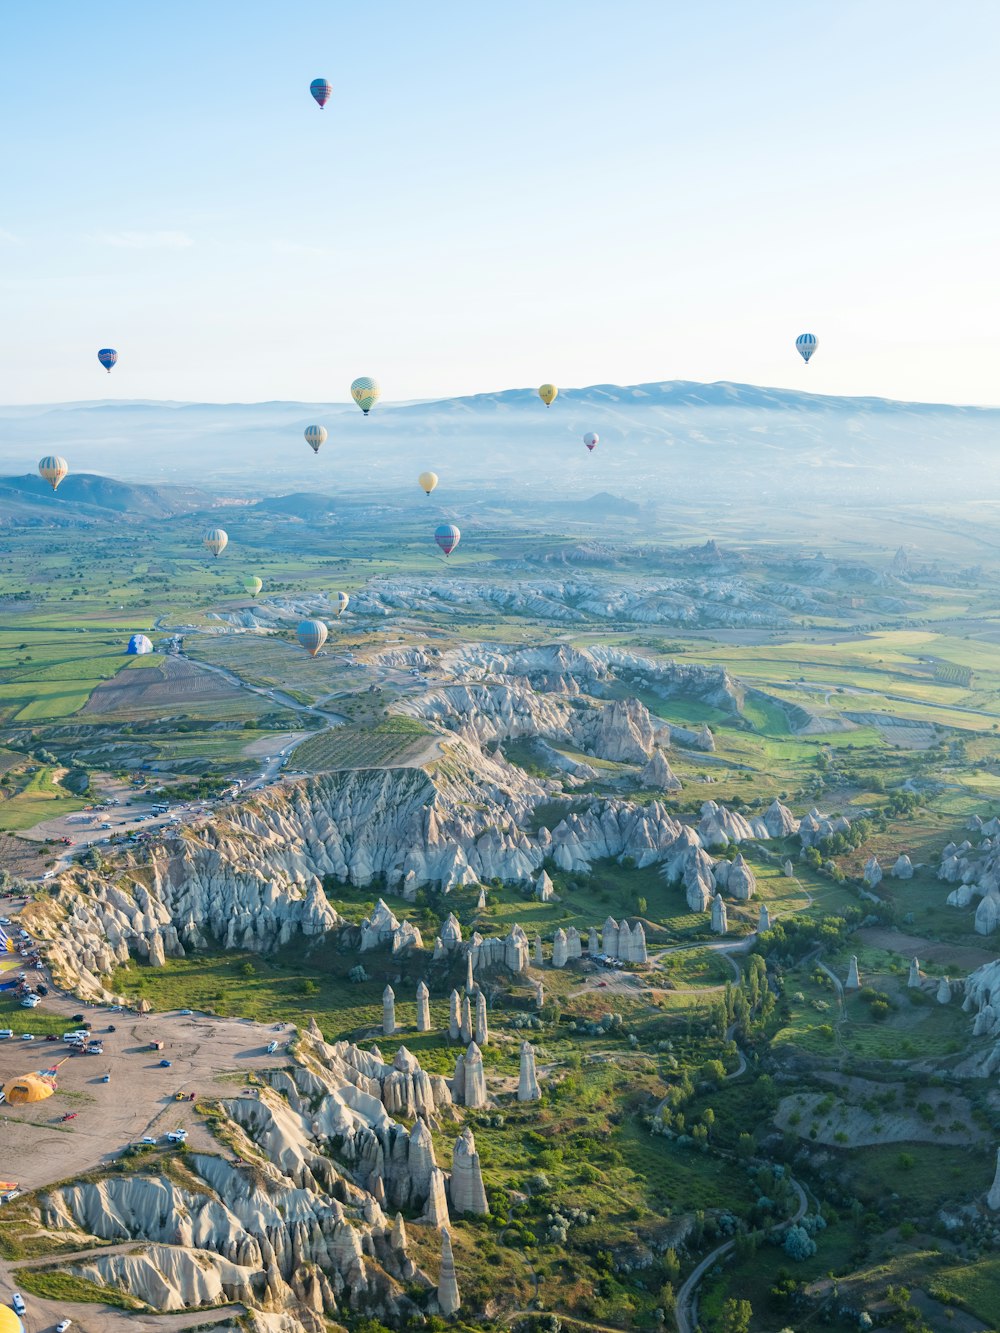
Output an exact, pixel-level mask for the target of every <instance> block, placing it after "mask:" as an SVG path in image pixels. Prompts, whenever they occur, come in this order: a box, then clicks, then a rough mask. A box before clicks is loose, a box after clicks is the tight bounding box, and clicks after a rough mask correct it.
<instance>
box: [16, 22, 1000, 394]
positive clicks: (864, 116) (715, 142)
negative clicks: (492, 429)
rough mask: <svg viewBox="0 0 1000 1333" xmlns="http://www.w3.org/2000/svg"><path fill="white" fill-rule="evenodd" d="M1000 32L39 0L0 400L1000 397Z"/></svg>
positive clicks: (20, 51)
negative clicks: (503, 393) (329, 86)
mask: <svg viewBox="0 0 1000 1333" xmlns="http://www.w3.org/2000/svg"><path fill="white" fill-rule="evenodd" d="M998 38H1000V5H998V4H996V3H994V2H993V0H951V3H949V4H947V5H945V4H942V3H940V0H835V3H831V4H816V3H813V4H808V3H803V0H794V3H793V2H792V0H755V2H754V3H748V2H747V0H716V2H715V3H713V2H712V0H707V2H705V3H702V2H699V3H695V0H617V2H616V3H614V4H610V3H608V0H502V2H501V0H493V2H489V0H485V2H483V0H293V2H292V3H289V4H284V5H279V4H276V3H274V0H169V2H168V0H147V2H145V3H139V4H137V3H135V0H102V3H101V4H97V5H83V4H80V3H79V0H46V3H44V4H28V5H14V4H10V5H8V6H5V9H4V18H3V35H2V42H3V51H4V60H3V79H2V80H0V116H2V123H3V139H2V148H0V168H2V175H0V301H2V311H3V321H2V329H3V333H2V338H3V347H2V360H0V366H2V370H0V401H3V402H6V403H24V402H35V401H37V402H41V401H62V400H70V399H87V398H99V397H104V396H112V397H122V398H139V397H151V398H174V399H209V400H216V401H218V400H223V401H226V400H236V399H239V400H260V399H276V398H297V399H306V400H313V401H326V400H341V399H345V398H346V397H347V389H348V386H349V384H350V382H351V380H352V379H353V378H354V377H355V376H357V375H363V374H369V375H374V376H376V377H377V378H378V379H380V380H381V382H382V385H383V391H384V394H385V396H386V398H387V399H398V398H414V397H439V396H449V395H452V394H459V393H471V392H477V391H480V390H492V389H499V388H508V387H513V386H516V385H524V384H532V385H534V384H538V383H540V382H542V381H543V380H554V381H555V382H556V383H558V384H562V385H567V386H568V385H582V384H589V383H595V382H604V381H617V382H619V383H630V382H636V381H642V380H658V379H673V378H687V379H698V380H714V379H734V380H745V381H750V382H755V383H764V384H774V385H786V386H795V387H807V388H814V389H817V390H821V391H823V392H834V393H871V394H885V395H889V396H893V397H909V398H915V399H928V400H950V401H964V402H977V403H997V402H1000V388H998V386H997V377H998V366H1000V355H998V354H1000V335H998V332H997V325H998V313H997V312H998V307H1000V272H998V270H1000V259H998V256H1000V248H998V218H1000V185H998V173H997V165H996V154H997V137H998V131H1000V116H998V110H997V99H998V93H997V79H996V61H997V53H998ZM317 75H323V76H325V77H327V78H329V79H330V81H331V82H332V83H333V85H334V93H333V97H332V100H331V102H330V103H329V105H328V106H327V108H326V110H325V111H323V112H320V110H319V109H318V107H317V106H316V105H315V104H314V102H313V101H312V99H311V98H310V96H309V82H310V80H311V79H312V78H314V77H315V76H317ZM803 331H810V332H814V333H816V334H817V336H818V337H819V339H820V344H821V345H820V350H819V352H818V354H817V355H816V357H815V359H814V360H813V362H812V364H811V365H810V366H809V368H808V369H806V368H805V367H804V366H803V365H802V363H801V362H800V361H799V359H798V357H797V356H796V354H795V352H794V349H793V345H792V344H793V341H794V338H795V336H796V334H798V333H800V332H803ZM104 345H111V346H114V347H117V348H118V350H119V354H120V360H119V364H118V367H117V368H116V369H115V371H114V373H113V374H112V375H111V376H110V377H108V376H107V375H105V374H104V372H103V371H102V370H101V368H100V367H99V366H98V364H97V360H96V355H95V354H96V351H97V349H98V348H99V347H101V346H104Z"/></svg>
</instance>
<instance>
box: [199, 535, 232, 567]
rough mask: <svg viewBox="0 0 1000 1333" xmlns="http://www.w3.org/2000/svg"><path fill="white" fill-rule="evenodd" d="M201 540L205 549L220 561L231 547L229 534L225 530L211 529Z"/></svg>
mask: <svg viewBox="0 0 1000 1333" xmlns="http://www.w3.org/2000/svg"><path fill="white" fill-rule="evenodd" d="M201 540H202V542H203V544H204V546H205V549H206V550H208V551H211V552H212V554H213V555H214V556H215V558H216V559H218V558H219V556H220V555H221V554H222V552H223V551H224V550H225V549H226V547H227V546H228V545H229V533H228V532H226V530H225V529H224V528H209V530H208V531H207V532H206V533H205V535H204V537H202V539H201Z"/></svg>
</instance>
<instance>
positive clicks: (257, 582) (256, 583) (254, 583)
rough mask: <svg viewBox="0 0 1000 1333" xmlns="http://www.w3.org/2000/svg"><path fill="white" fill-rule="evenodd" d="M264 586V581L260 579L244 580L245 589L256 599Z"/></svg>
mask: <svg viewBox="0 0 1000 1333" xmlns="http://www.w3.org/2000/svg"><path fill="white" fill-rule="evenodd" d="M263 586H264V580H263V579H258V578H246V579H244V580H243V587H244V588H245V589H246V590H247V592H248V593H249V594H250V596H251V597H256V596H257V594H258V593H259V592H260V590H261V588H263Z"/></svg>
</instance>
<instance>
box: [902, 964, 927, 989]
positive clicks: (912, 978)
mask: <svg viewBox="0 0 1000 1333" xmlns="http://www.w3.org/2000/svg"><path fill="white" fill-rule="evenodd" d="M922 979H923V978H922V977H921V975H920V959H919V958H911V959H910V975H909V977H908V978H907V980H906V984H907V986H908V987H909V988H910V989H911V990H919V989H920V983H921V981H922Z"/></svg>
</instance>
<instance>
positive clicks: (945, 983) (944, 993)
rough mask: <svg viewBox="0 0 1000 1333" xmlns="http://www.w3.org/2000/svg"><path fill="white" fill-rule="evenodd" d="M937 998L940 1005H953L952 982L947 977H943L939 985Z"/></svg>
mask: <svg viewBox="0 0 1000 1333" xmlns="http://www.w3.org/2000/svg"><path fill="white" fill-rule="evenodd" d="M935 998H936V999H937V1002H938V1004H950V1003H951V982H950V981H949V980H948V978H947V977H942V978H941V980H940V982H939V983H938V988H937V996H936V997H935Z"/></svg>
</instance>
